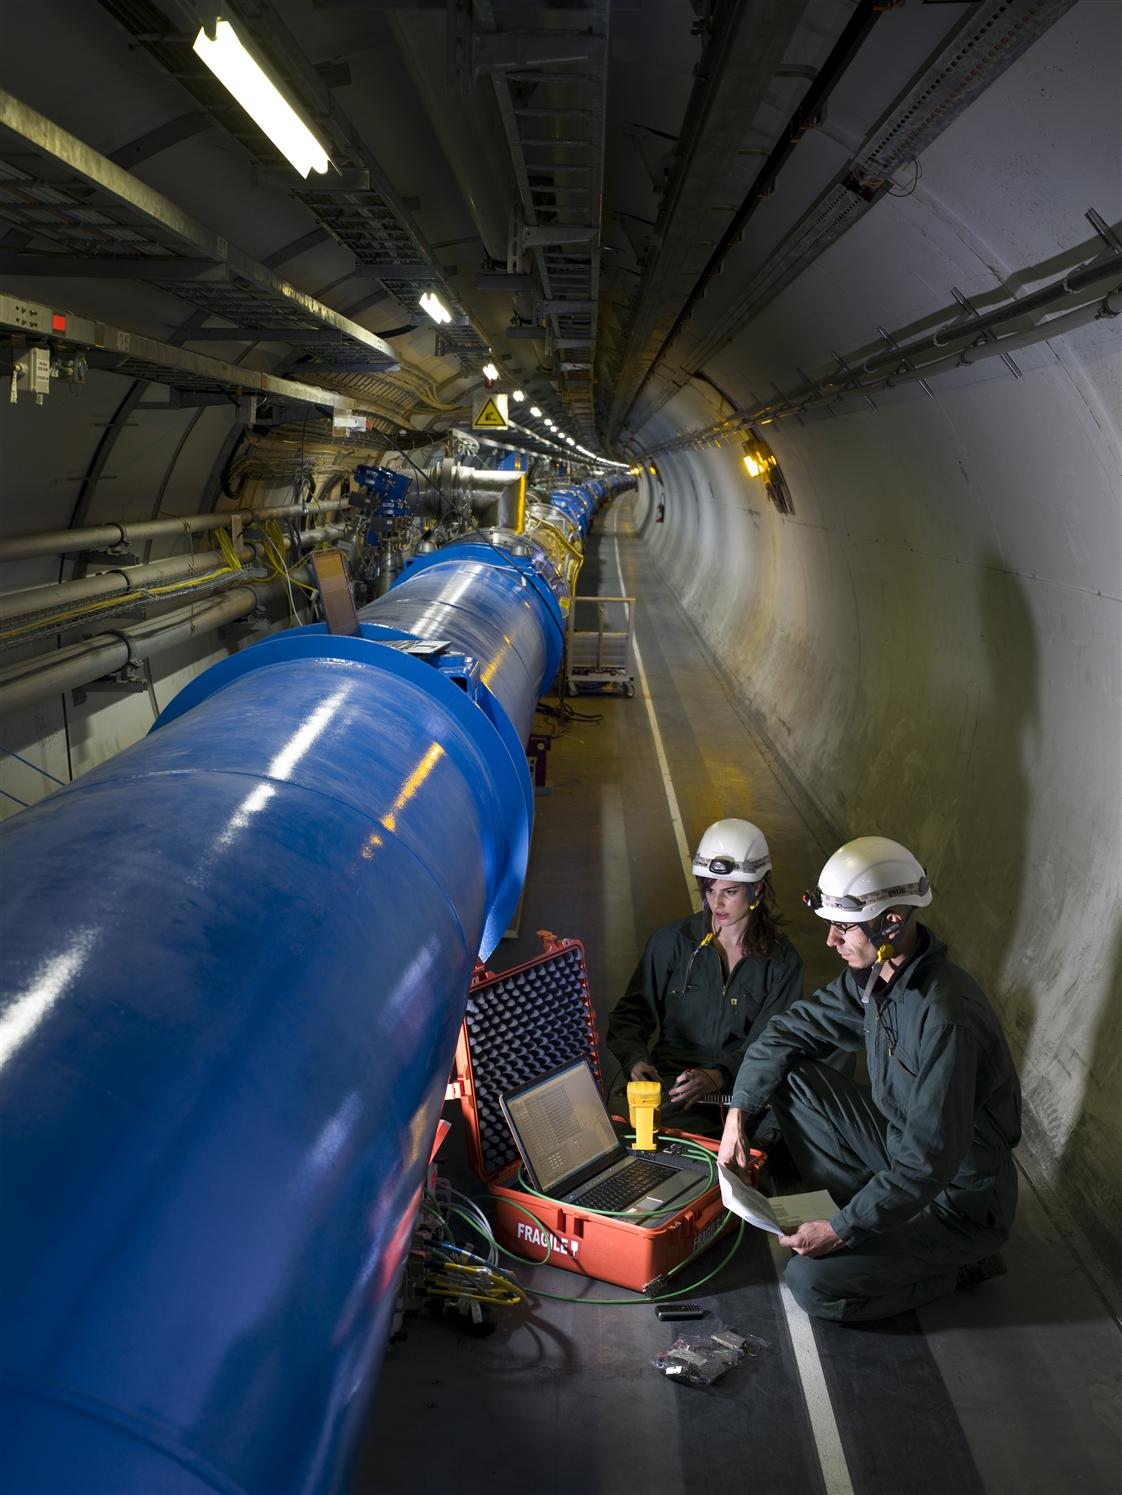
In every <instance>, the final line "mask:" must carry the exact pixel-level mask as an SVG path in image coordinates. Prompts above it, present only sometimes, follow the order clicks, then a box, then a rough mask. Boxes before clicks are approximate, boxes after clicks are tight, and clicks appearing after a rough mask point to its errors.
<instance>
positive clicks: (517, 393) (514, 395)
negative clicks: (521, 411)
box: [510, 389, 526, 405]
mask: <svg viewBox="0 0 1122 1495" xmlns="http://www.w3.org/2000/svg"><path fill="white" fill-rule="evenodd" d="M510 397H511V399H512V400H513V401H514V403H515V404H516V405H521V403H522V401H523V400H524V399H525V398H526V396H525V395H524V394H523V393H522V391H521V390H520V389H515V390H512V391H511V395H510Z"/></svg>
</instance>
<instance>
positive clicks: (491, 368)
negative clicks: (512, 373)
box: [483, 363, 499, 384]
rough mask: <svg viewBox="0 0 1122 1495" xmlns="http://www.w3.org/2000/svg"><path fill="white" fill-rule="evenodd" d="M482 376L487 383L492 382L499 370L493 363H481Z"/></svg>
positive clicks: (497, 375)
mask: <svg viewBox="0 0 1122 1495" xmlns="http://www.w3.org/2000/svg"><path fill="white" fill-rule="evenodd" d="M483 377H484V379H486V380H487V383H488V384H494V382H495V380H496V379H497V378H498V377H499V371H498V369H497V368H496V367H495V365H494V364H493V363H485V364H484V365H483Z"/></svg>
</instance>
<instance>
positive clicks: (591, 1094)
mask: <svg viewBox="0 0 1122 1495" xmlns="http://www.w3.org/2000/svg"><path fill="white" fill-rule="evenodd" d="M503 1105H504V1108H505V1110H506V1113H507V1117H508V1119H509V1121H510V1125H511V1127H512V1129H513V1130H514V1134H515V1136H516V1138H517V1139H518V1141H519V1142H520V1143H521V1146H522V1151H523V1154H524V1155H525V1158H526V1161H527V1162H528V1163H529V1165H530V1172H531V1173H532V1174H533V1175H534V1178H535V1179H536V1180H537V1185H538V1188H539V1189H540V1190H541V1191H542V1193H543V1194H548V1193H550V1191H551V1190H552V1189H554V1188H555V1187H556V1186H557V1185H558V1184H559V1183H560V1182H561V1181H562V1180H563V1179H566V1178H568V1177H569V1176H570V1174H573V1173H576V1172H577V1171H578V1170H579V1169H581V1168H583V1167H585V1166H586V1165H587V1164H588V1163H592V1162H595V1160H596V1159H597V1158H599V1157H603V1156H605V1155H606V1154H608V1153H611V1152H614V1151H615V1150H616V1149H617V1148H618V1147H619V1145H620V1141H619V1138H618V1137H617V1136H616V1134H615V1132H614V1131H613V1130H612V1123H611V1121H610V1119H609V1117H608V1112H607V1110H606V1108H605V1106H604V1102H603V1101H602V1100H601V1099H600V1091H599V1089H598V1087H597V1084H596V1080H595V1078H594V1076H593V1074H592V1070H591V1069H590V1068H589V1067H588V1062H587V1060H584V1059H578V1060H577V1061H576V1062H575V1063H573V1064H567V1065H565V1067H564V1068H563V1069H557V1070H554V1071H553V1073H552V1074H548V1075H545V1076H544V1077H543V1078H542V1079H540V1080H536V1081H535V1082H534V1084H532V1085H527V1086H525V1087H524V1088H523V1089H522V1090H517V1091H515V1092H514V1093H513V1094H511V1095H507V1096H504V1097H503Z"/></svg>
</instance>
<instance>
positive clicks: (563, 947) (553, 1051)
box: [456, 940, 603, 1178]
mask: <svg viewBox="0 0 1122 1495" xmlns="http://www.w3.org/2000/svg"><path fill="white" fill-rule="evenodd" d="M573 1059H587V1060H588V1061H589V1063H590V1064H591V1066H592V1070H593V1073H594V1074H595V1075H596V1079H597V1083H598V1084H600V1086H601V1089H603V1083H602V1080H601V1076H600V1065H599V1061H598V1058H597V1053H596V1023H595V1020H594V1018H593V1014H592V1006H591V1003H590V1001H589V994H588V973H587V971H586V969H585V964H584V946H583V945H582V944H581V943H580V941H579V940H566V941H564V942H561V943H560V944H559V945H557V946H555V947H553V948H551V949H549V950H547V952H546V953H545V954H544V955H542V956H539V957H538V958H537V959H536V960H531V961H527V962H526V964H525V965H521V966H517V967H515V968H514V969H513V970H510V971H503V972H500V973H499V974H497V975H493V974H490V973H488V974H487V975H485V976H483V977H482V978H481V979H480V980H478V981H477V982H475V983H474V984H473V986H472V989H471V993H470V995H469V997H468V1005H467V1015H466V1017H465V1018H464V1024H463V1028H462V1030H461V1035H460V1043H459V1047H458V1048H457V1052H456V1067H457V1071H458V1074H459V1077H460V1081H461V1084H462V1085H463V1092H464V1093H463V1098H462V1104H463V1108H464V1115H465V1117H466V1119H467V1123H468V1129H469V1133H470V1134H471V1137H472V1142H473V1144H474V1145H473V1151H477V1157H476V1158H475V1159H473V1161H474V1162H475V1163H476V1166H477V1168H478V1171H479V1173H480V1176H481V1177H483V1178H492V1177H494V1175H495V1174H497V1173H500V1172H501V1171H502V1170H503V1169H504V1168H507V1167H509V1166H510V1164H512V1163H513V1162H514V1161H515V1160H516V1159H517V1157H518V1149H517V1148H516V1147H515V1145H514V1138H513V1137H512V1136H511V1134H510V1128H509V1127H508V1126H507V1124H506V1119H505V1117H504V1116H503V1113H502V1109H501V1107H500V1105H499V1097H500V1096H501V1095H505V1094H507V1092H508V1091H511V1090H514V1089H516V1088H517V1087H518V1086H519V1085H526V1084H529V1083H530V1082H531V1081H533V1080H536V1079H538V1078H539V1077H540V1076H541V1075H544V1074H547V1073H548V1072H549V1071H550V1070H551V1069H557V1068H558V1067H559V1066H560V1065H562V1064H568V1063H570V1062H571V1061H572V1060H573Z"/></svg>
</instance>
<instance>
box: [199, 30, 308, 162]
mask: <svg viewBox="0 0 1122 1495" xmlns="http://www.w3.org/2000/svg"><path fill="white" fill-rule="evenodd" d="M193 50H194V51H195V53H196V55H197V56H199V57H200V58H201V59H202V60H203V62H205V63H206V65H207V67H208V68H210V70H211V72H212V73H213V74H214V76H215V77H216V78H217V79H218V81H219V83H221V84H222V86H223V87H224V88H226V89H228V90H229V92H230V93H231V94H233V96H234V98H235V99H237V101H238V103H239V104H240V105H241V106H242V108H243V109H244V110H245V112H246V113H247V114H248V115H249V117H250V119H252V120H253V121H254V123H255V124H258V125H260V127H261V128H262V130H264V132H265V134H266V135H268V137H269V139H270V140H271V141H272V142H273V144H274V145H275V146H276V148H277V150H279V151H280V153H281V155H282V156H284V157H285V158H286V159H287V160H289V161H291V162H292V165H293V166H294V167H295V169H296V170H297V171H298V172H299V173H300V175H301V176H302V177H305V178H306V177H307V175H308V173H309V172H310V171H318V172H320V173H321V174H322V173H323V172H325V171H326V170H327V168H328V166H329V164H330V162H329V160H328V156H327V152H326V151H325V150H324V148H323V146H322V145H320V143H319V141H318V140H317V139H316V137H315V136H314V135H313V134H312V132H311V130H310V129H309V128H308V126H307V125H306V124H305V123H304V121H303V120H302V119H301V118H300V116H299V115H298V114H297V113H296V110H295V109H293V107H292V105H291V104H290V103H289V102H288V100H287V99H286V98H285V97H284V96H283V95H282V94H281V92H280V90H279V89H278V88H277V86H276V84H275V83H273V82H272V81H271V80H270V79H269V78H268V77H267V76H266V74H265V73H264V72H263V71H262V69H261V67H260V65H259V64H258V63H257V62H256V61H255V60H254V58H253V57H252V56H251V55H250V53H249V52H247V51H246V49H245V47H244V46H243V44H242V42H241V40H240V39H239V37H238V34H237V32H236V31H235V30H234V28H233V27H232V26H231V25H230V23H229V21H216V22H215V24H214V36H213V37H209V36H208V35H207V33H206V27H205V26H201V27H200V28H199V34H198V36H196V38H195V45H194V48H193Z"/></svg>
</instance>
